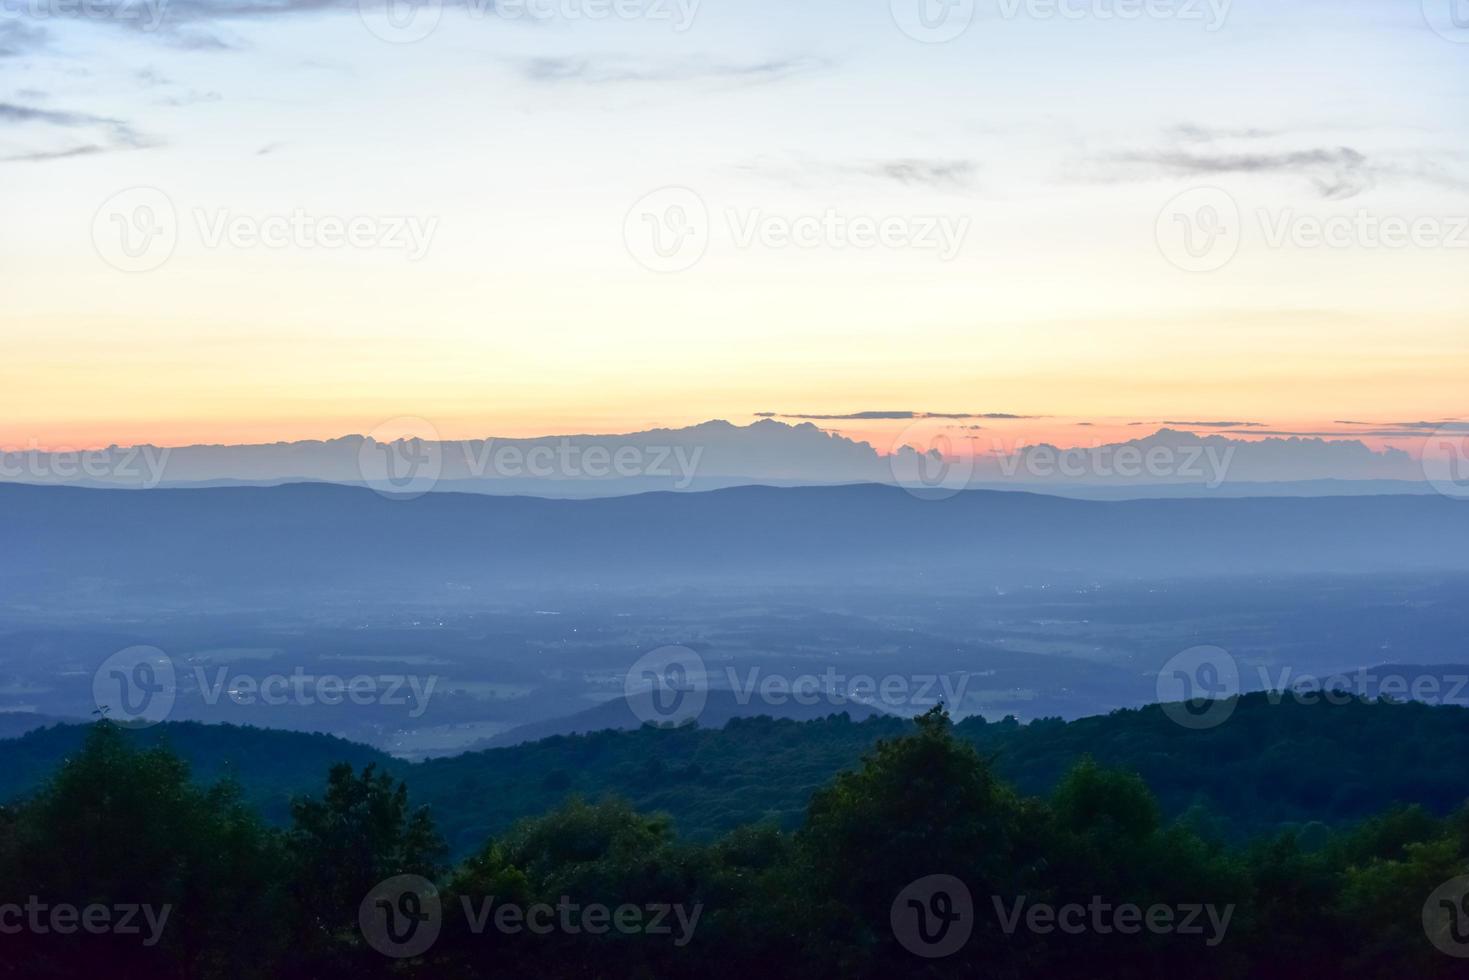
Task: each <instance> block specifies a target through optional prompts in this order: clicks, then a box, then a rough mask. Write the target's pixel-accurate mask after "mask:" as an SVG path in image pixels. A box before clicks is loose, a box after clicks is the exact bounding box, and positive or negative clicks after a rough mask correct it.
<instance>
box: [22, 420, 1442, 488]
mask: <svg viewBox="0 0 1469 980" xmlns="http://www.w3.org/2000/svg"><path fill="white" fill-rule="evenodd" d="M424 433H428V434H424ZM415 435H416V436H417V437H418V438H417V439H414V438H412V437H413V436H415ZM893 439H894V441H893V444H892V445H879V446H873V445H872V444H870V443H867V442H861V441H857V440H854V439H850V438H847V437H845V436H842V435H839V434H836V433H833V432H829V431H826V430H823V429H821V428H818V427H817V426H816V425H814V424H812V423H811V422H801V423H799V424H794V425H792V424H788V423H784V422H779V421H776V420H774V419H760V420H759V421H756V422H754V423H752V424H750V425H745V426H739V425H734V424H732V423H730V422H727V421H724V420H713V421H709V422H703V423H700V424H698V425H693V426H688V427H685V428H678V429H650V430H647V431H642V432H632V433H625V434H610V435H590V434H578V435H565V436H544V437H538V438H530V439H501V438H487V439H469V440H439V439H438V438H437V437H436V435H434V434H433V433H432V428H431V427H429V428H428V429H422V428H418V429H415V428H414V427H413V426H412V424H411V422H409V421H404V422H402V423H401V424H400V425H395V426H392V427H389V429H388V430H387V431H385V432H379V433H376V434H375V435H367V436H364V435H347V436H342V437H340V438H336V439H329V440H307V441H300V442H289V443H286V442H281V443H269V444H258V445H193V446H179V447H159V446H153V445H141V446H130V447H119V446H111V447H107V448H106V449H98V450H90V451H84V452H79V453H78V452H55V453H49V452H43V451H40V450H24V451H11V452H5V453H0V464H3V465H0V479H4V480H8V481H12V482H18V483H32V484H44V485H68V486H92V487H104V486H105V487H126V488H133V489H139V488H141V489H153V488H157V487H201V486H226V485H274V484H279V483H284V482H323V483H339V484H346V485H368V486H374V487H379V488H382V489H385V490H389V491H392V490H399V489H404V488H411V489H412V490H413V491H414V492H426V491H431V490H440V491H449V490H452V491H471V492H478V493H491V494H531V495H538V496H549V497H586V496H608V495H622V494H631V493H642V492H648V491H655V490H681V491H687V490H710V489H719V488H724V487H730V486H740V485H749V484H772V485H811V486H822V485H836V484H847V483H898V484H904V485H915V486H923V485H925V484H928V483H929V482H930V481H940V482H941V483H942V485H943V486H945V487H949V488H954V489H958V488H971V489H972V488H977V487H1007V488H1014V489H1039V490H1047V491H1049V490H1051V489H1054V490H1058V491H1060V492H1063V493H1072V494H1076V495H1079V496H1089V495H1104V494H1105V493H1107V492H1109V491H1113V492H1115V491H1116V490H1118V489H1123V488H1175V489H1177V490H1178V491H1179V492H1188V491H1190V490H1194V491H1204V490H1209V491H1213V490H1217V489H1219V488H1220V487H1221V486H1230V487H1233V488H1236V489H1235V490H1234V492H1236V493H1238V492H1240V490H1239V488H1245V490H1244V492H1249V493H1252V494H1255V495H1259V494H1260V493H1268V492H1270V488H1269V486H1260V487H1256V486H1255V485H1256V484H1264V485H1271V484H1287V485H1290V484H1301V483H1313V482H1317V481H1337V482H1336V483H1335V484H1333V485H1332V486H1331V487H1330V488H1329V489H1328V491H1327V492H1382V491H1383V489H1384V488H1399V485H1401V486H1400V488H1401V489H1402V490H1403V491H1404V492H1416V490H1417V489H1422V488H1423V487H1424V486H1426V484H1425V482H1424V474H1423V472H1422V470H1421V468H1420V467H1419V465H1418V464H1417V463H1416V462H1415V461H1414V460H1413V459H1412V458H1411V457H1410V456H1409V455H1408V454H1407V453H1404V452H1402V451H1401V450H1396V449H1387V450H1383V451H1377V450H1373V449H1371V448H1369V447H1368V446H1366V445H1365V444H1364V443H1362V442H1360V441H1358V440H1354V439H1347V438H1343V439H1330V440H1328V439H1321V438H1300V437H1290V438H1280V437H1268V438H1263V439H1232V438H1229V437H1228V436H1224V435H1219V434H1210V435H1199V434H1197V433H1195V432H1192V431H1187V430H1183V429H1176V428H1170V427H1166V426H1165V427H1163V428H1160V429H1158V430H1157V431H1156V432H1153V433H1152V434H1150V435H1148V436H1145V437H1142V438H1138V439H1131V440H1127V441H1124V442H1119V443H1112V444H1104V445H1097V446H1078V447H1058V446H1054V445H1049V444H1040V445H1025V444H1017V443H1015V442H1013V441H1011V440H1005V439H1002V438H999V437H997V436H996V437H991V436H988V435H987V436H984V437H981V436H979V435H977V434H976V433H972V432H965V431H964V430H963V427H956V428H953V431H950V430H949V429H943V428H940V429H935V430H933V431H929V430H926V429H925V430H923V431H915V432H912V433H906V434H905V433H897V434H895V435H894V437H893ZM419 440H421V441H419ZM938 447H944V451H943V452H942V453H940V451H939V448H938ZM1353 484H1359V485H1360V486H1359V487H1357V488H1355V489H1354V488H1353V486H1352V485H1353ZM1374 488H1375V489H1374ZM1394 492H1396V490H1395V489H1394Z"/></svg>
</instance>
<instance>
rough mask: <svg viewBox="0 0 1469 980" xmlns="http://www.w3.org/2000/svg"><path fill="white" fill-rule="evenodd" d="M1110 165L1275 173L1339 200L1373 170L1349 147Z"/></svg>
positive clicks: (1174, 171)
mask: <svg viewBox="0 0 1469 980" xmlns="http://www.w3.org/2000/svg"><path fill="white" fill-rule="evenodd" d="M1110 162H1112V163H1115V164H1122V165H1124V166H1132V167H1138V168H1142V169H1144V170H1146V171H1152V172H1153V173H1161V174H1163V175H1166V176H1173V177H1181V176H1182V177H1187V176H1205V177H1208V176H1218V175H1221V174H1280V175H1285V176H1294V177H1304V178H1305V179H1307V180H1309V181H1310V182H1311V184H1312V186H1314V187H1315V188H1316V192H1317V193H1318V194H1320V195H1321V196H1322V197H1324V198H1326V199H1328V200H1333V201H1337V200H1344V199H1346V198H1349V197H1355V196H1357V195H1358V194H1360V193H1362V192H1363V191H1365V190H1368V189H1370V188H1371V187H1372V186H1373V184H1374V183H1375V182H1376V177H1377V171H1376V170H1375V169H1374V168H1373V167H1372V166H1370V165H1369V163H1368V161H1367V157H1366V156H1364V155H1363V154H1362V153H1360V152H1358V151H1357V150H1354V149H1352V148H1351V147H1349V146H1339V147H1335V148H1330V149H1325V148H1317V149H1310V150H1294V151H1290V152H1285V153H1227V152H1211V151H1208V150H1183V149H1159V150H1145V151H1139V152H1132V153H1119V154H1115V155H1113V156H1112V157H1110Z"/></svg>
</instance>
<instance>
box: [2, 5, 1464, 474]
mask: <svg viewBox="0 0 1469 980" xmlns="http://www.w3.org/2000/svg"><path fill="white" fill-rule="evenodd" d="M119 2H120V3H121V5H120V6H113V7H111V8H107V7H105V6H104V5H103V4H101V3H99V4H97V5H95V6H94V7H92V8H90V9H91V13H90V14H89V13H86V12H81V13H78V11H79V10H80V6H79V5H68V4H65V3H63V2H61V0H6V2H5V3H4V7H3V9H4V11H5V12H4V14H3V20H0V178H3V179H0V214H3V215H4V216H5V220H4V221H3V222H0V353H3V357H0V446H3V447H9V448H15V447H27V446H39V447H42V448H49V447H62V446H64V447H85V446H93V445H105V444H108V443H123V444H126V443H131V442H152V443H156V444H173V445H177V444H184V443H194V442H266V441H276V440H291V439H301V438H325V437H333V436H338V435H342V434H345V433H349V432H367V431H370V430H372V429H373V428H374V427H375V426H378V425H379V424H381V423H382V422H383V421H384V420H387V419H391V418H394V417H397V416H405V415H411V416H418V417H422V418H425V419H429V420H432V422H433V424H434V425H435V426H436V427H437V429H438V431H439V432H440V433H441V434H442V435H443V436H444V437H446V438H450V437H474V436H487V435H500V436H529V435H537V434H546V433H559V432H616V431H631V430H636V429H644V428H649V427H652V426H676V425H683V424H688V423H693V422H698V421H702V420H705V419H709V418H726V419H729V420H731V421H735V422H740V423H747V422H749V421H751V420H753V419H754V418H755V417H757V413H775V414H777V415H778V416H792V417H795V416H814V417H817V418H818V419H819V421H818V422H817V424H820V425H823V426H825V427H828V428H833V429H836V430H839V431H842V432H844V433H847V434H851V435H856V436H860V437H874V436H881V435H882V434H884V433H887V432H890V431H892V430H893V428H894V427H895V426H897V425H899V422H900V420H891V419H877V418H873V417H871V416H872V415H873V414H874V413H881V412H889V413H891V412H897V411H906V412H920V413H921V412H932V413H955V414H963V413H972V414H976V415H1000V414H1003V415H1013V416H1026V417H1027V418H1020V419H998V418H997V419H992V420H990V423H992V425H993V427H996V428H998V429H1000V430H1002V431H1004V432H1006V433H1007V434H1014V435H1017V436H1024V437H1026V438H1030V439H1049V440H1051V441H1056V442H1060V443H1062V444H1070V445H1076V444H1087V443H1093V442H1095V441H1097V440H1098V439H1113V438H1117V437H1119V436H1120V437H1123V438H1128V437H1131V436H1133V435H1135V434H1136V433H1137V432H1138V427H1137V426H1134V425H1131V424H1130V423H1134V422H1143V423H1146V424H1149V425H1155V424H1162V423H1164V422H1179V423H1203V422H1233V421H1239V422H1251V423H1256V425H1255V426H1253V427H1251V428H1254V429H1256V430H1257V431H1260V432H1265V431H1269V432H1312V433H1320V432H1326V433H1331V432H1343V433H1353V434H1358V435H1363V436H1364V439H1365V441H1368V442H1369V443H1372V444H1387V443H1392V444H1398V445H1404V446H1407V445H1409V444H1410V443H1411V441H1412V435H1411V430H1408V429H1403V430H1401V431H1399V430H1398V429H1397V428H1396V427H1397V426H1399V425H1401V424H1403V423H1409V422H1417V421H1421V420H1442V419H1451V418H1459V417H1462V416H1464V415H1466V414H1469V408H1466V383H1465V379H1466V378H1469V112H1466V110H1465V94H1466V91H1469V43H1465V42H1469V35H1466V34H1465V32H1463V31H1456V30H1455V29H1454V28H1453V26H1452V24H1451V23H1450V22H1448V21H1447V20H1446V17H1447V5H1448V2H1449V0H1443V5H1442V6H1443V9H1442V10H1440V9H1439V5H1438V2H1437V0H1424V2H1423V3H1420V2H1419V0H1345V2H1344V0H1333V2H1315V0H1293V2H1291V3H1288V4H1287V3H1281V2H1278V0H1236V2H1233V3H1227V2H1224V0H1214V2H1213V3H1212V4H1211V3H1210V2H1207V0H1197V2H1196V0H1156V2H1155V3H1154V4H1153V8H1152V9H1154V11H1155V15H1154V16H1143V17H1138V18H1130V17H1129V18H1124V17H1121V16H1117V13H1118V10H1119V9H1120V8H1130V7H1132V6H1133V5H1132V4H1131V3H1129V0H1070V2H1068V0H1061V10H1063V11H1066V12H1067V13H1066V15H1064V16H1062V15H1059V14H1058V15H1056V16H1048V15H1047V13H1048V12H1049V11H1051V10H1052V9H1053V6H1054V5H1053V4H1047V3H1045V2H1042V0H1036V2H1032V3H1026V2H1023V0H981V2H979V3H978V6H977V8H976V9H975V10H973V11H972V18H971V17H970V11H969V10H968V7H967V6H966V4H967V0H958V2H957V4H956V6H953V7H945V6H944V5H943V4H941V3H939V2H938V0H911V2H910V0H892V2H891V3H889V0H880V2H879V0H860V2H854V0H741V2H738V3H736V2H730V0H704V2H702V3H693V4H692V5H691V0H683V2H680V0H667V2H664V0H625V4H626V6H625V9H626V10H628V11H631V12H632V13H634V14H636V16H629V17H627V18H618V17H616V16H610V17H604V18H594V17H591V16H589V15H588V13H587V11H589V10H593V9H606V8H605V7H604V6H599V4H598V0H526V2H527V3H529V4H530V8H531V9H534V10H539V11H540V12H541V16H540V19H539V20H533V19H532V18H531V17H530V16H529V15H526V16H524V17H521V16H518V15H517V13H516V12H517V11H519V10H523V9H525V6H526V4H525V3H521V4H519V5H518V6H517V5H510V6H506V7H504V8H502V9H501V11H500V12H499V13H498V14H497V13H495V12H494V11H493V10H490V9H489V5H488V4H484V5H481V7H480V8H479V9H476V0H449V2H447V3H446V4H445V5H444V6H443V8H442V9H439V8H437V7H425V8H421V9H418V10H417V11H416V14H417V15H418V17H419V18H420V19H419V20H417V21H414V20H412V19H411V18H408V17H407V15H411V14H414V13H415V11H414V10H403V9H399V10H398V11H397V15H398V18H397V20H392V21H390V20H385V19H384V17H383V16H382V12H381V11H380V10H378V9H377V8H376V7H374V6H372V5H373V4H378V3H381V2H383V0H363V4H364V5H365V6H364V9H359V4H358V3H357V2H355V0H353V2H339V0H327V2H322V0H229V2H228V3H226V2H223V0H221V2H218V3H216V2H212V0H174V2H172V3H164V5H163V6H162V7H161V8H152V7H149V6H148V5H147V4H145V3H143V2H142V0H107V3H109V4H117V3H119ZM159 2H161V0H159ZM920 3H930V4H932V7H931V9H930V10H929V11H928V12H929V13H930V14H934V12H935V11H937V12H938V14H947V16H948V17H949V18H950V19H949V20H947V21H943V22H942V24H941V27H940V28H937V30H941V31H943V32H944V33H950V32H953V33H957V36H955V37H953V38H952V39H951V40H948V41H945V42H943V43H928V42H931V41H935V40H937V38H936V37H934V36H933V35H932V33H930V35H929V36H927V37H926V38H922V39H920V38H915V37H914V36H911V35H913V34H919V35H923V34H924V31H925V29H924V28H923V27H922V24H923V21H922V20H915V19H914V18H915V16H916V14H917V13H918V10H917V7H918V5H919V4H920ZM589 4H590V6H588V5H589ZM650 4H652V6H651V7H650V6H649V5H650ZM608 6H610V4H608ZM155 9H156V12H158V13H160V14H161V20H159V21H158V26H157V27H156V28H154V27H153V26H152V25H153V21H152V19H151V15H152V14H153V13H154V12H155ZM578 15H579V16H578ZM422 18H430V20H424V19H422ZM433 18H436V26H435V27H434V29H433V30H431V31H428V32H427V33H426V36H422V37H419V38H418V39H416V40H410V39H409V38H410V36H412V35H413V34H415V33H417V32H421V30H425V29H426V25H428V24H429V23H430V22H431V20H432V19H433ZM953 18H959V20H954V19H953ZM930 22H931V23H936V22H935V21H933V20H932V18H930ZM395 23H396V24H398V25H399V26H398V27H397V28H395V27H394V26H393V25H394V24H395ZM404 24H406V25H408V26H407V27H404V26H403V25H404ZM966 24H967V27H966V26H965V25H966ZM150 28H151V29H150ZM905 28H906V30H905ZM961 28H962V31H961V30H960V29H961ZM384 37H387V38H392V39H394V40H392V41H390V40H385V39H384ZM140 188H141V189H144V190H139V189H140ZM666 188H677V189H679V190H675V191H671V192H670V191H666V190H663V189H666ZM650 195H651V197H650ZM1181 195H1182V196H1181ZM691 201H692V202H694V205H695V206H693V207H690V206H689V202H691ZM1231 207H1234V208H1236V209H1237V211H1235V212H1231V211H1230V208H1231ZM700 208H702V210H703V212H704V213H703V214H701V213H699V210H700ZM140 209H141V210H140ZM354 219H357V220H358V221H359V222H360V227H359V231H360V232H361V240H360V242H359V244H357V245H355V246H354V245H351V244H337V245H331V244H328V240H329V239H330V237H331V234H332V233H331V230H330V228H331V226H332V225H333V224H336V225H346V224H348V223H351V222H352V221H353V220H354ZM688 222H693V224H692V225H689V224H688ZM287 224H291V225H293V226H294V228H293V230H291V231H289V232H281V233H282V234H286V235H287V236H288V237H287V239H286V240H285V244H283V245H279V244H278V245H270V244H262V243H260V242H257V241H255V240H254V239H253V238H252V237H251V236H252V234H253V235H258V234H260V233H261V232H262V231H263V232H265V233H266V234H267V235H268V234H272V233H274V232H277V231H281V229H282V228H284V227H285V226H286V225H287ZM864 224H868V225H871V226H873V227H878V226H881V227H884V228H886V232H885V234H886V235H887V237H886V238H884V239H883V240H882V241H879V242H877V243H875V244H874V243H871V242H868V243H866V244H865V245H864V244H863V243H862V242H861V241H859V240H857V239H859V238H860V232H858V231H855V230H854V226H857V227H860V226H862V225H864ZM303 227H304V228H307V229H315V230H308V231H304V232H303V231H301V230H300V229H301V228H303ZM833 228H836V229H838V230H837V231H833V230H832V229H833ZM1313 228H1315V229H1317V231H1320V229H1322V228H1325V229H1327V234H1326V236H1325V237H1326V238H1328V239H1331V238H1332V235H1333V234H1334V235H1337V236H1338V237H1337V238H1336V239H1334V240H1332V241H1330V242H1329V243H1322V242H1321V241H1318V239H1320V238H1321V237H1322V236H1321V235H1320V234H1314V235H1313V231H1312V229H1313ZM229 229H234V230H233V231H230V230H229ZM415 229H416V232H417V237H416V238H415V237H413V235H414V230H415ZM751 229H753V230H754V231H753V232H751ZM813 229H815V230H813ZM942 229H948V230H949V232H951V233H953V236H954V237H953V238H952V240H950V241H948V242H947V243H946V242H945V241H944V240H942V238H941V230H942ZM1221 229H1222V233H1221V234H1220V235H1219V236H1218V237H1217V238H1211V237H1210V235H1211V234H1213V233H1214V232H1220V230H1221ZM1394 229H1396V230H1394ZM683 232H689V233H690V234H691V235H692V238H680V237H677V236H678V235H681V234H683ZM747 232H749V233H751V237H750V239H749V240H744V236H745V234H746V233H747ZM806 232H810V233H811V234H812V235H813V236H815V237H813V238H811V239H809V240H807V239H803V238H801V235H802V234H804V233H806ZM145 233H147V234H148V235H150V236H152V237H149V238H147V239H146V247H145V248H141V250H139V249H140V246H139V245H138V242H139V241H143V239H142V238H139V239H137V240H131V239H130V240H129V241H124V236H130V235H134V234H136V235H139V236H142V235H144V234H145ZM664 233H667V234H668V235H669V236H672V237H670V238H669V239H668V240H669V241H678V242H681V243H683V246H684V249H685V250H683V251H680V252H679V253H678V254H675V255H667V254H661V253H659V252H658V251H657V246H658V245H659V244H660V243H662V242H663V239H662V238H661V237H660V238H659V239H658V240H657V241H653V240H651V239H650V238H649V237H643V236H652V235H654V234H658V235H660V236H661V235H662V234H664ZM1395 235H1396V238H1394V236H1395ZM216 236H217V237H216ZM313 236H315V237H313ZM784 236H794V237H795V239H796V240H797V241H798V242H799V244H797V243H793V242H791V241H786V240H785V237H784ZM1236 241H1237V249H1236V248H1235V243H1236ZM690 242H692V243H693V244H692V245H690V244H689V243H690ZM1206 245H1207V247H1205V246H1206ZM124 246H126V247H124ZM1190 246H1197V247H1196V248H1195V250H1194V251H1190V250H1189V249H1190ZM688 248H692V249H693V251H692V252H689V251H687V249H688ZM128 249H132V250H133V253H136V254H132V253H130V252H129V251H128ZM1190 266H1193V268H1190ZM1201 267H1202V268H1201ZM839 416H859V417H857V418H839ZM861 416H866V417H861ZM821 417H825V418H821ZM1342 420H1345V421H1353V422H1366V423H1369V425H1367V426H1361V425H1358V426H1352V425H1343V424H1339V423H1340V421H1342ZM1082 423H1091V424H1082ZM1216 428H1223V427H1216ZM1240 431H1244V430H1243V429H1242V430H1240Z"/></svg>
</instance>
